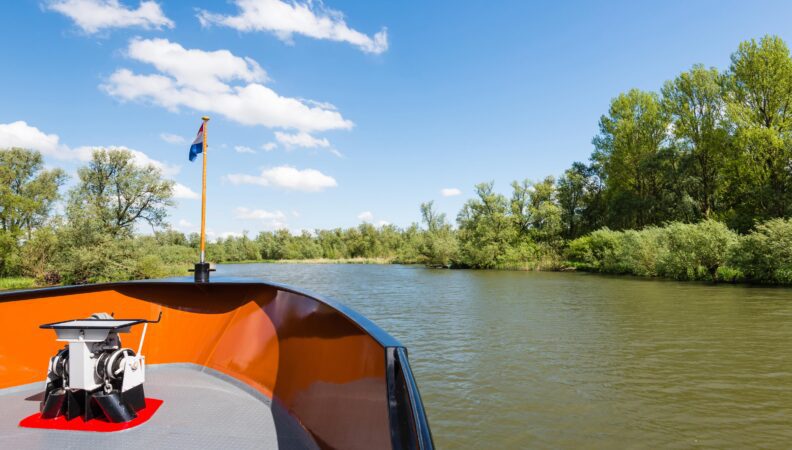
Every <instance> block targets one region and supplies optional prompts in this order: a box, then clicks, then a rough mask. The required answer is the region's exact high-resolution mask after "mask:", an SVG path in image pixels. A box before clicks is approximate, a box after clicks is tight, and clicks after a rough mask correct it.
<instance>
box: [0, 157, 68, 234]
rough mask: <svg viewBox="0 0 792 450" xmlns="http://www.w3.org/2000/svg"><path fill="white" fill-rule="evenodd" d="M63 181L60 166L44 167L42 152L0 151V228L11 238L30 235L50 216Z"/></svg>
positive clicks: (63, 177)
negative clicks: (54, 167)
mask: <svg viewBox="0 0 792 450" xmlns="http://www.w3.org/2000/svg"><path fill="white" fill-rule="evenodd" d="M64 181H66V175H65V174H64V173H63V171H62V170H60V169H52V170H44V161H43V159H42V158H41V153H39V152H37V151H32V150H24V149H21V148H12V149H10V150H0V227H2V230H3V231H6V232H8V233H11V235H12V236H13V237H18V236H20V235H21V234H24V235H25V236H26V237H27V238H30V237H31V234H32V232H33V230H35V229H36V228H38V227H40V226H42V225H43V224H44V223H45V222H46V221H47V219H48V218H49V216H50V213H51V211H52V206H53V205H54V203H55V202H56V201H57V200H58V198H59V197H60V196H59V194H58V189H59V188H60V187H61V185H63V183H64Z"/></svg>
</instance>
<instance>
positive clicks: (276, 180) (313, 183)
mask: <svg viewBox="0 0 792 450" xmlns="http://www.w3.org/2000/svg"><path fill="white" fill-rule="evenodd" d="M227 178H228V180H229V181H230V182H231V183H233V184H253V185H258V186H265V187H266V186H275V187H280V188H284V189H290V190H295V191H303V192H319V191H323V190H325V189H327V188H331V187H336V186H337V185H338V184H337V183H336V180H335V178H333V177H331V176H328V175H325V174H323V173H322V172H319V171H318V170H315V169H302V170H300V169H296V168H294V167H290V166H278V167H273V168H271V169H264V170H262V171H261V174H260V175H247V174H230V175H228V176H227Z"/></svg>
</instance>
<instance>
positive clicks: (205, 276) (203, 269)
mask: <svg viewBox="0 0 792 450" xmlns="http://www.w3.org/2000/svg"><path fill="white" fill-rule="evenodd" d="M212 270H213V269H210V268H209V263H208V262H204V263H195V269H193V270H191V272H195V282H196V283H208V282H209V272H211V271H212Z"/></svg>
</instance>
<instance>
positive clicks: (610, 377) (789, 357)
mask: <svg viewBox="0 0 792 450" xmlns="http://www.w3.org/2000/svg"><path fill="white" fill-rule="evenodd" d="M217 275H220V276H239V277H256V278H264V279H269V280H273V281H277V282H283V283H288V284H292V285H295V286H299V287H303V288H306V289H309V290H312V291H315V292H318V293H321V294H325V295H329V296H332V297H335V298H336V299H338V300H340V301H341V302H343V303H345V304H347V305H349V306H351V307H352V308H354V309H356V310H357V311H359V312H360V313H362V314H364V315H365V316H367V317H368V318H370V319H371V320H373V321H374V322H376V323H377V324H378V325H379V326H380V327H382V328H383V329H384V330H386V331H387V332H389V333H390V334H392V335H393V336H394V337H396V338H398V339H399V340H401V342H402V343H403V344H404V345H405V346H406V347H407V348H408V349H409V354H410V362H411V366H412V369H413V372H414V373H415V376H416V379H417V382H418V386H419V388H420V390H421V395H422V397H423V401H424V405H425V407H426V410H427V414H428V417H429V422H430V425H431V427H432V433H433V436H434V440H435V444H436V445H437V447H438V448H443V449H457V448H492V449H500V448H525V447H529V448H537V447H538V448H625V447H630V448H658V447H673V448H691V447H715V448H744V447H766V448H786V447H788V446H789V445H790V442H792V290H789V289H783V288H758V287H746V286H711V285H706V284H696V283H677V282H670V281H657V280H645V279H635V278H626V277H606V276H599V275H592V274H581V273H538V272H505V271H466V270H465V271H463V270H431V269H424V268H420V267H413V266H380V265H321V264H320V265H310V264H305V265H301V264H241V265H221V266H219V267H218V271H217Z"/></svg>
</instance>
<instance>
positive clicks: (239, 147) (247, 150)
mask: <svg viewBox="0 0 792 450" xmlns="http://www.w3.org/2000/svg"><path fill="white" fill-rule="evenodd" d="M234 150H236V152H237V153H256V151H255V150H253V149H252V148H250V147H248V146H245V145H237V146H235V147H234Z"/></svg>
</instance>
